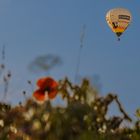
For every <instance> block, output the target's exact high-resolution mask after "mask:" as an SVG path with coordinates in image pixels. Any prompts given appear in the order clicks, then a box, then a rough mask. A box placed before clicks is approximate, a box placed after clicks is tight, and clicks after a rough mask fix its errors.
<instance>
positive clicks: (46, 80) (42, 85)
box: [33, 77, 58, 101]
mask: <svg viewBox="0 0 140 140" xmlns="http://www.w3.org/2000/svg"><path fill="white" fill-rule="evenodd" d="M36 84H37V86H38V87H39V88H38V89H37V90H36V91H34V93H33V96H34V97H35V99H36V100H38V101H45V100H46V97H47V96H46V94H48V98H49V99H53V98H54V97H55V96H56V94H57V92H58V91H57V88H58V83H57V82H56V81H55V80H54V79H52V78H51V77H43V78H40V79H39V80H38V81H37V83H36Z"/></svg>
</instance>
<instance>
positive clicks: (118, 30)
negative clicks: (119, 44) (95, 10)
mask: <svg viewBox="0 0 140 140" xmlns="http://www.w3.org/2000/svg"><path fill="white" fill-rule="evenodd" d="M131 20H132V16H131V13H130V12H129V11H128V10H127V9H124V8H114V9H111V10H109V11H108V12H107V14H106V21H107V24H108V25H109V27H110V28H111V30H112V31H113V32H114V33H115V34H116V35H117V37H118V40H120V36H121V35H122V34H123V32H124V31H125V30H126V29H127V27H128V26H129V24H130V22H131Z"/></svg>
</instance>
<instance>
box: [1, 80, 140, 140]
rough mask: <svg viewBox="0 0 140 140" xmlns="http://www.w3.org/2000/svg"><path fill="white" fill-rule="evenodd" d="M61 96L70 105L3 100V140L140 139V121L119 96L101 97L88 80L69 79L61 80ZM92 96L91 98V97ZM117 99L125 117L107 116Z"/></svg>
mask: <svg viewBox="0 0 140 140" xmlns="http://www.w3.org/2000/svg"><path fill="white" fill-rule="evenodd" d="M58 96H61V97H62V100H66V101H67V105H66V106H65V107H64V106H60V105H58V106H53V105H52V104H51V101H49V100H48V101H46V102H44V103H43V104H38V103H36V101H35V100H33V99H32V98H31V99H27V100H26V101H25V103H20V104H19V105H17V106H14V107H13V106H11V105H8V104H6V103H0V139H1V140H93V139H94V140H140V121H139V120H137V121H136V122H134V125H133V127H132V128H131V127H123V126H122V124H123V122H125V121H127V122H129V123H133V122H132V120H131V118H130V117H129V116H128V115H127V113H126V112H125V111H124V109H123V107H122V105H121V103H120V101H119V99H118V97H117V95H114V94H111V93H110V94H108V95H106V96H105V97H100V96H99V94H98V93H97V91H96V89H94V88H93V87H92V86H91V85H90V82H89V81H88V80H87V79H83V80H82V83H81V84H80V85H73V84H72V83H71V82H70V81H69V80H68V79H67V78H65V79H63V80H60V81H59V93H58ZM89 99H90V100H89ZM112 102H116V105H117V106H118V108H119V110H120V113H121V114H122V116H108V115H107V112H108V108H109V105H110V104H111V103H112Z"/></svg>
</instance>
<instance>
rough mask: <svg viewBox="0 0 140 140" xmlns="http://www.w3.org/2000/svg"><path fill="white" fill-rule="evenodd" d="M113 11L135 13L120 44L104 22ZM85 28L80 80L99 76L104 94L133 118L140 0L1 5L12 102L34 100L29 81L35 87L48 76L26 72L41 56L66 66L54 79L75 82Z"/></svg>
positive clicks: (139, 95) (25, 0)
mask: <svg viewBox="0 0 140 140" xmlns="http://www.w3.org/2000/svg"><path fill="white" fill-rule="evenodd" d="M115 7H122V8H126V9H128V10H129V11H130V12H131V13H132V23H131V26H129V28H128V29H127V30H126V32H125V33H124V34H123V35H122V36H121V41H120V42H118V41H117V38H116V36H115V35H114V33H113V32H112V31H111V30H110V28H109V27H108V25H107V23H106V21H105V15H106V13H107V11H108V10H110V9H112V8H115ZM83 24H85V25H86V30H85V38H84V43H83V45H84V46H83V48H82V52H81V63H80V71H79V75H81V76H82V77H85V76H89V77H92V76H93V77H94V75H99V77H100V82H101V84H102V88H101V94H102V95H106V94H107V93H109V92H113V93H115V94H117V95H118V96H119V98H120V101H121V102H122V104H123V105H124V107H125V109H126V111H127V112H129V113H131V114H134V112H135V110H136V109H137V108H138V107H140V73H139V72H140V34H139V33H140V27H139V25H140V1H139V0H133V1H132V0H0V49H1V50H2V46H3V45H4V44H5V46H6V48H5V55H6V58H5V64H6V66H7V69H9V70H11V72H12V79H11V81H10V87H9V96H8V100H9V101H10V102H12V103H13V102H14V103H18V102H19V101H20V100H23V97H22V94H21V92H22V91H23V90H27V91H28V92H29V93H30V95H31V87H29V85H28V84H27V80H31V81H32V82H33V86H35V80H36V79H37V78H38V77H40V76H44V75H45V73H38V74H35V73H32V72H30V71H29V70H28V65H29V63H30V62H31V61H32V60H34V58H36V57H37V56H39V55H44V54H54V55H58V56H60V57H61V58H62V61H63V64H62V65H61V66H58V67H56V68H54V69H52V70H51V72H50V73H51V75H52V77H54V78H55V79H57V80H59V79H63V78H64V77H65V76H68V77H69V78H70V79H71V80H72V81H74V76H75V71H76V65H77V57H78V53H79V46H80V32H81V29H82V26H83ZM0 61H1V60H0ZM0 86H2V83H1V85H0ZM1 92H2V90H1Z"/></svg>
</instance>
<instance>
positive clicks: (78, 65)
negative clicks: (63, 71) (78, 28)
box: [74, 47, 82, 82]
mask: <svg viewBox="0 0 140 140" xmlns="http://www.w3.org/2000/svg"><path fill="white" fill-rule="evenodd" d="M81 52H82V47H80V49H79V54H78V59H77V60H78V61H77V66H76V72H75V80H74V81H75V82H77V80H78V74H79V68H80V63H81Z"/></svg>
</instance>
